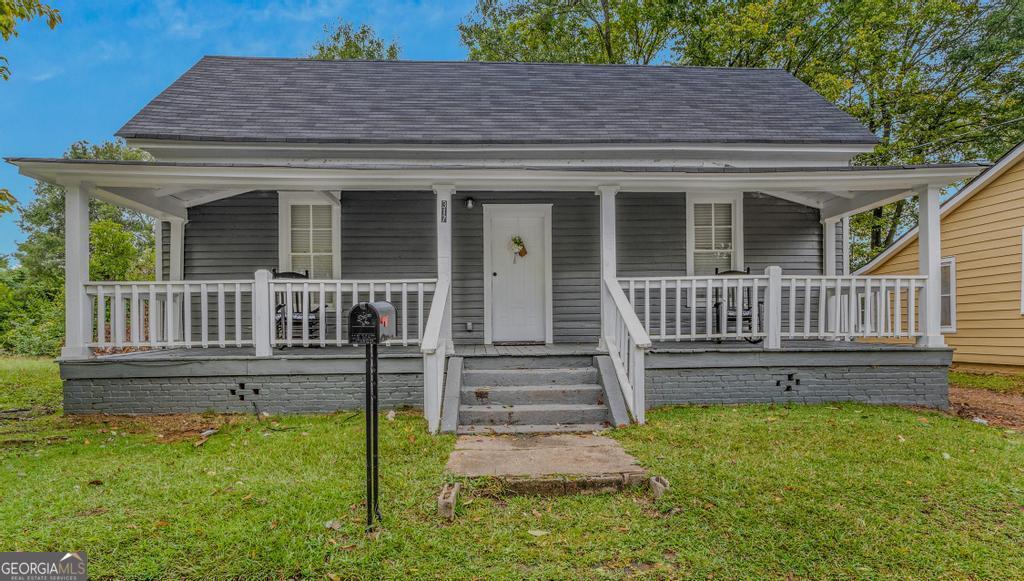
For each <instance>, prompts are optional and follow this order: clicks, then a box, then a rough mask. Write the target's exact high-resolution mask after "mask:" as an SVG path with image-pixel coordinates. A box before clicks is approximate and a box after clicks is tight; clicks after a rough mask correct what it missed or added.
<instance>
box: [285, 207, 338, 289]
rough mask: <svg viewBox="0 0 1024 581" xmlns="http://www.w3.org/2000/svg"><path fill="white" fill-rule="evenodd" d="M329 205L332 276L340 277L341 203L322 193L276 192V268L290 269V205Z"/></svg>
mask: <svg viewBox="0 0 1024 581" xmlns="http://www.w3.org/2000/svg"><path fill="white" fill-rule="evenodd" d="M310 204H313V205H317V206H324V205H330V206H331V228H332V229H333V230H334V233H333V238H334V240H333V241H334V244H332V245H331V250H332V251H331V255H332V256H331V258H332V262H333V264H332V265H331V266H332V270H334V278H335V279H340V278H341V205H340V204H339V203H338V202H336V201H335V202H332V201H331V200H329V199H328V198H327V196H326V195H325V194H323V193H319V192H303V193H287V194H286V193H281V192H279V193H278V194H277V263H278V266H277V267H278V270H280V271H282V272H290V271H291V270H292V231H291V230H292V221H291V216H292V208H291V207H292V206H307V205H310Z"/></svg>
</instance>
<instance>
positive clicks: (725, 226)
mask: <svg viewBox="0 0 1024 581" xmlns="http://www.w3.org/2000/svg"><path fill="white" fill-rule="evenodd" d="M692 211H693V218H692V220H691V221H692V224H693V226H692V228H693V256H691V257H690V258H691V260H692V261H693V274H695V275H697V276H702V275H709V274H715V269H716V268H717V269H718V270H719V271H723V270H731V269H732V267H733V253H734V252H735V248H734V247H733V204H732V203H731V202H708V203H694V204H693V210H692Z"/></svg>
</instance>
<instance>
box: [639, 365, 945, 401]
mask: <svg viewBox="0 0 1024 581" xmlns="http://www.w3.org/2000/svg"><path fill="white" fill-rule="evenodd" d="M947 372H948V367H947V366H944V365H899V366H896V365H892V366H889V365H887V366H873V365H858V366H846V365H844V366H818V367H810V366H802V367H794V368H788V367H711V368H699V369H685V368H683V369H680V368H677V369H648V370H647V376H646V377H647V385H646V388H647V389H646V391H647V407H648V408H651V407H656V406H660V405H669V404H741V403H788V402H798V403H821V402H832V401H860V402H866V403H876V404H904V405H920V406H927V407H934V408H940V409H946V408H947V407H949V384H948V379H947Z"/></svg>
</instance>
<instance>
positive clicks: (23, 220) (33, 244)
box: [14, 140, 153, 286]
mask: <svg viewBox="0 0 1024 581" xmlns="http://www.w3.org/2000/svg"><path fill="white" fill-rule="evenodd" d="M64 157H66V158H68V159H106V160H119V159H126V160H149V159H151V158H150V157H149V155H148V154H147V153H145V152H144V151H141V150H138V149H132V148H130V147H128V146H127V145H126V144H125V143H124V141H121V140H115V141H107V142H104V143H100V144H91V143H87V142H84V141H80V142H77V143H74V144H72V145H71V147H70V148H69V149H68V151H67V152H66V153H65V154H64ZM18 212H19V216H18V226H19V227H20V228H21V230H22V231H23V232H25V233H26V234H27V235H28V236H27V238H26V239H25V241H24V242H21V243H20V244H18V248H17V250H16V251H15V253H14V256H15V258H16V259H17V262H18V263H19V265H20V267H21V268H24V269H26V271H27V276H28V279H29V280H31V281H39V282H45V283H46V284H47V285H49V286H60V285H63V284H64V188H62V187H60V186H55V185H53V184H48V183H46V182H36V185H35V199H33V200H32V202H30V203H29V204H27V205H24V206H21V207H20V208H19V209H18ZM89 220H90V222H92V223H96V222H100V221H102V220H109V221H113V222H116V223H118V224H121V225H123V226H124V227H125V229H126V230H127V231H128V232H131V234H132V236H133V238H134V240H135V242H134V244H135V247H136V248H137V249H138V250H139V252H140V253H142V252H143V251H144V250H145V249H147V248H152V247H153V222H152V221H151V219H150V218H149V217H148V216H146V215H145V214H143V213H141V212H137V211H135V210H128V209H125V208H120V207H117V206H114V205H112V204H108V203H106V202H101V201H99V200H93V201H91V202H90V203H89Z"/></svg>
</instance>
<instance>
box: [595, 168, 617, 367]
mask: <svg viewBox="0 0 1024 581" xmlns="http://www.w3.org/2000/svg"><path fill="white" fill-rule="evenodd" d="M617 193H619V186H598V187H597V195H598V196H599V197H600V199H601V336H600V338H599V339H598V349H601V350H605V349H607V347H606V345H605V342H604V337H605V332H606V330H608V329H611V328H612V319H611V317H612V316H613V313H612V309H613V308H614V307H613V306H612V305H613V304H614V303H613V302H612V298H611V295H609V294H608V288H607V287H606V286H605V281H606V280H608V279H612V280H614V279H615V278H617V277H618V275H619V267H618V262H617V259H616V255H615V253H616V251H617V250H616V249H617V243H616V239H615V195H616V194H617Z"/></svg>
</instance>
